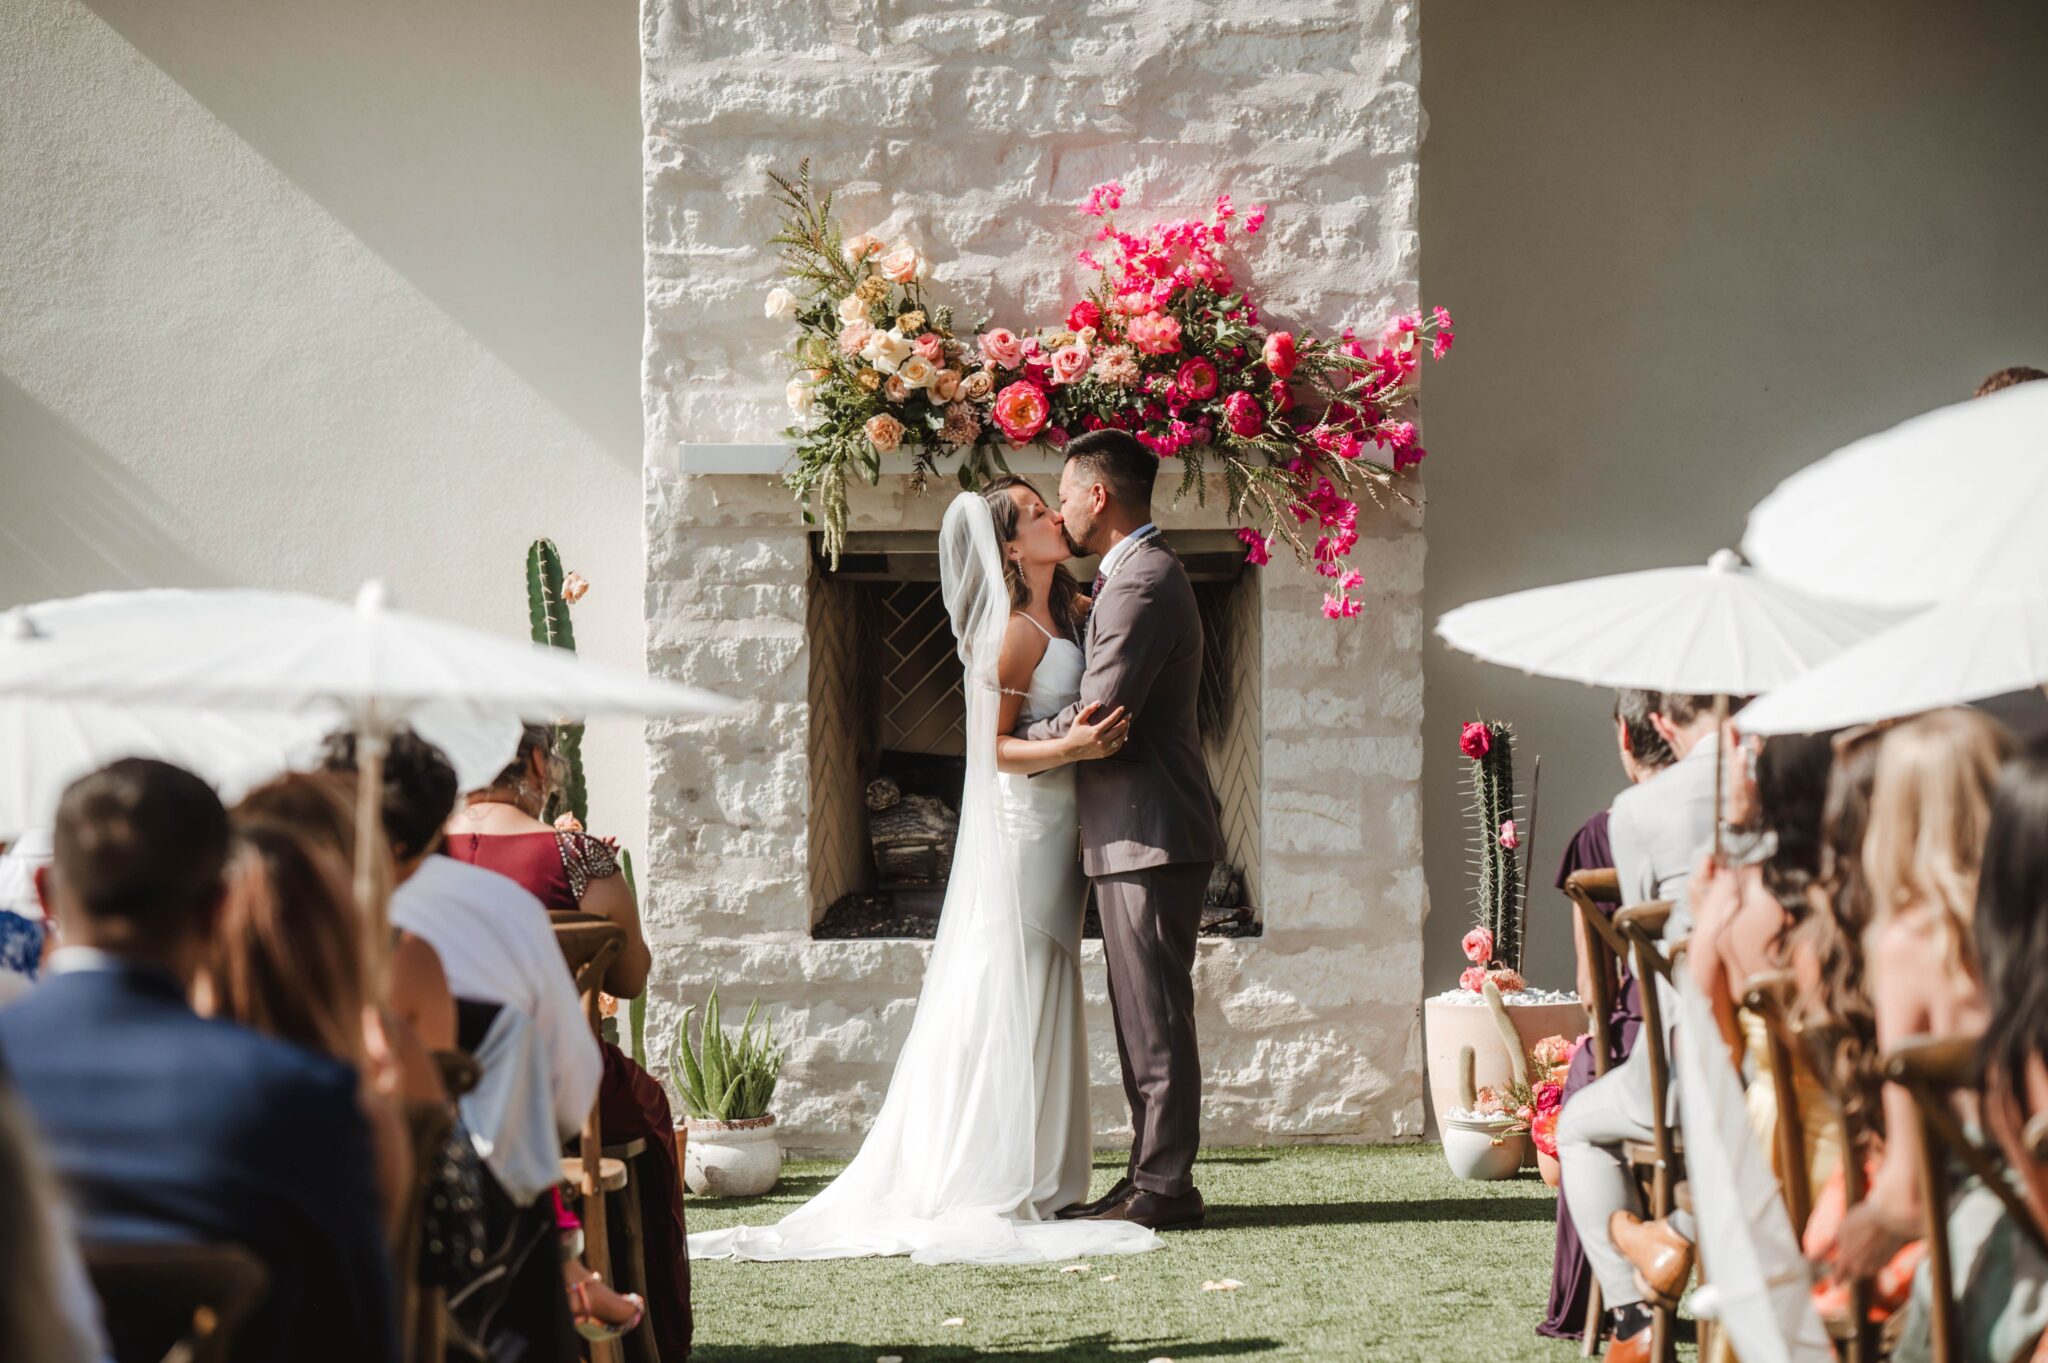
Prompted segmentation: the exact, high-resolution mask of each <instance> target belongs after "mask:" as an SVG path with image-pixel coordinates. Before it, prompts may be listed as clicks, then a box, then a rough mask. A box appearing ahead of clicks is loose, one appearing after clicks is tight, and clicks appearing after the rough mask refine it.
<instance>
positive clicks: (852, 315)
mask: <svg viewBox="0 0 2048 1363" xmlns="http://www.w3.org/2000/svg"><path fill="white" fill-rule="evenodd" d="M839 320H840V321H842V322H865V321H867V320H868V305H867V304H866V303H863V302H861V301H860V295H859V294H857V293H850V294H848V295H846V297H844V298H842V299H840V300H839Z"/></svg>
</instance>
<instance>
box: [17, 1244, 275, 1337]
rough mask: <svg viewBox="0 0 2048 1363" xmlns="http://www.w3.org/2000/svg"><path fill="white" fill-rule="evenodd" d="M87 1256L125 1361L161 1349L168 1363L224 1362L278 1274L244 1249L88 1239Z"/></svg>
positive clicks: (94, 1284) (107, 1318)
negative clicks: (274, 1273)
mask: <svg viewBox="0 0 2048 1363" xmlns="http://www.w3.org/2000/svg"><path fill="white" fill-rule="evenodd" d="M82 1250H83V1253H84V1258H85V1269H86V1273H87V1275H88V1276H90V1277H91V1279H92V1285H93V1290H94V1291H95V1292H96V1293H98V1294H99V1299H100V1305H101V1307H102V1308H103V1309H104V1311H105V1313H106V1320H107V1323H108V1325H109V1326H110V1327H111V1328H112V1330H113V1333H114V1335H115V1340H114V1342H115V1345H116V1352H117V1354H118V1356H119V1357H120V1358H121V1359H122V1363H129V1361H130V1360H136V1359H140V1358H142V1357H143V1356H144V1354H143V1353H142V1352H141V1351H140V1350H141V1349H143V1348H146V1349H147V1350H148V1352H149V1353H150V1354H156V1351H157V1349H158V1348H159V1347H161V1348H162V1349H163V1352H162V1353H161V1354H160V1355H156V1356H158V1357H161V1358H162V1360H163V1363H223V1360H225V1359H226V1358H227V1357H228V1356H229V1354H230V1353H231V1352H232V1351H233V1349H234V1343H235V1335H236V1332H237V1331H239V1330H240V1329H241V1328H242V1326H243V1324H244V1323H245V1322H247V1320H248V1319H249V1317H250V1316H251V1315H253V1314H254V1313H255V1311H256V1308H257V1307H258V1306H260V1305H262V1304H263V1297H264V1294H265V1293H267V1292H268V1291H269V1290H270V1271H269V1270H268V1269H266V1268H265V1267H264V1266H263V1263H262V1261H261V1260H259V1259H257V1257H256V1256H255V1255H254V1254H251V1253H250V1252H249V1251H248V1250H246V1249H244V1248H243V1247H242V1246H240V1245H231V1244H213V1245H185V1244H161V1243H147V1244H130V1243H118V1244H106V1243H95V1242H91V1241H88V1242H86V1243H85V1244H84V1245H83V1246H82ZM43 1305H44V1307H45V1308H48V1306H49V1304H48V1303H44V1304H43ZM159 1325H160V1326H161V1328H160V1329H159V1328H158V1326H159ZM141 1335H147V1336H148V1337H149V1338H148V1339H147V1341H146V1343H145V1342H144V1341H143V1340H141V1339H139V1338H137V1336H141Z"/></svg>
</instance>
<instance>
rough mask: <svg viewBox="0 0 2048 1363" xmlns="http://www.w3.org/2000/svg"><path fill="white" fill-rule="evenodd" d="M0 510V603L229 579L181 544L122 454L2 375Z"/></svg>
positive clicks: (221, 583)
mask: <svg viewBox="0 0 2048 1363" xmlns="http://www.w3.org/2000/svg"><path fill="white" fill-rule="evenodd" d="M24 451H29V452H33V454H32V457H31V456H29V455H25V454H24V453H23V452H24ZM0 507H5V508H6V514H5V515H4V516H0V606H11V605H17V604H19V603H21V602H23V601H42V600H46V599H48V598H50V597H55V596H76V595H78V594H79V593H80V592H91V591H103V590H108V589H114V588H124V587H222V586H226V585H228V583H227V581H226V579H225V578H223V577H222V576H221V575H220V573H218V572H217V571H215V570H214V569H213V568H211V567H209V566H208V565H207V564H205V563H204V562H202V561H201V560H199V559H197V558H195V557H193V555H192V554H190V553H189V552H187V551H186V550H185V549H184V548H183V547H182V545H181V544H180V543H179V540H180V538H181V537H180V536H178V535H176V534H174V533H173V530H174V529H175V526H173V525H172V524H171V520H172V515H173V513H172V512H171V511H170V510H169V508H168V507H167V506H165V504H164V503H163V502H162V501H160V500H159V499H158V498H157V497H155V496H154V495H153V494H152V493H151V492H150V490H149V489H148V488H147V487H145V486H143V485H142V484H141V483H140V482H139V481H138V480H137V479H136V478H135V476H134V475H133V474H132V473H130V472H129V471H128V470H127V469H125V468H123V467H122V465H121V463H120V461H119V460H117V459H115V458H113V457H112V456H111V455H109V454H108V453H107V452H106V451H104V450H102V449H101V448H100V447H99V446H97V445H95V444H93V443H92V441H90V440H88V439H87V438H86V437H85V436H84V435H83V434H82V433H81V432H80V431H79V430H78V428H77V427H75V426H73V425H71V424H70V423H69V422H67V421H65V420H64V419H63V418H62V417H60V416H58V415H57V414H56V413H55V412H52V411H51V410H50V409H49V408H47V407H45V406H43V405H42V404H41V403H40V402H37V401H36V400H35V399H34V398H32V397H30V396H29V395H28V394H27V393H25V392H23V391H22V390H21V388H20V387H19V386H18V385H17V384H15V383H14V382H12V381H11V380H9V379H7V378H5V377H0Z"/></svg>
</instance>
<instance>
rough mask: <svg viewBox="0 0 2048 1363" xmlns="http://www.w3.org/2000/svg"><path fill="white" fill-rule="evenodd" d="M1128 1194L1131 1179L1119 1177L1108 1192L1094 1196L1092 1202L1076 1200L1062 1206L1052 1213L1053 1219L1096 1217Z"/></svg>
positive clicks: (1129, 1193) (1074, 1219)
mask: <svg viewBox="0 0 2048 1363" xmlns="http://www.w3.org/2000/svg"><path fill="white" fill-rule="evenodd" d="M1130 1195H1131V1181H1130V1180H1129V1179H1128V1178H1120V1179H1118V1180H1117V1181H1116V1182H1115V1183H1114V1184H1112V1185H1111V1186H1110V1190H1109V1191H1108V1192H1106V1193H1104V1194H1103V1195H1102V1196H1101V1197H1098V1198H1096V1199H1095V1200H1094V1201H1093V1202H1076V1203H1075V1204H1074V1205H1073V1206H1071V1207H1062V1208H1060V1209H1059V1210H1058V1211H1056V1212H1054V1213H1053V1219H1054V1220H1056V1221H1083V1220H1087V1219H1090V1218H1093V1217H1097V1216H1100V1215H1102V1214H1103V1213H1104V1212H1106V1211H1108V1210H1109V1209H1110V1208H1111V1207H1114V1206H1115V1205H1116V1204H1117V1203H1119V1202H1121V1201H1123V1200H1124V1199H1125V1198H1127V1197H1129V1196H1130Z"/></svg>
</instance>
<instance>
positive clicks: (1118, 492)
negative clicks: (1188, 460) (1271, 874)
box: [1067, 430, 1159, 515]
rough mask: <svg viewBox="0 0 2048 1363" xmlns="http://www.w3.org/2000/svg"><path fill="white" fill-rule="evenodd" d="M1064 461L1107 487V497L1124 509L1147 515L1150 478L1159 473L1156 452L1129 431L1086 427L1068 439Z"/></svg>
mask: <svg viewBox="0 0 2048 1363" xmlns="http://www.w3.org/2000/svg"><path fill="white" fill-rule="evenodd" d="M1067 462H1068V463H1070V464H1079V465H1080V466H1081V471H1082V472H1083V473H1085V474H1087V475H1088V476H1089V477H1091V478H1093V479H1095V480H1096V481H1097V482H1099V483H1101V484H1102V485H1103V487H1105V488H1107V489H1108V490H1109V499H1110V500H1111V501H1113V502H1115V503H1116V504H1117V505H1118V506H1120V507H1122V508H1123V509H1124V510H1125V511H1128V512H1132V513H1136V514H1143V515H1150V514H1151V512H1152V482H1153V480H1154V479H1155V478H1157V477H1158V476H1159V456H1158V455H1156V454H1154V453H1152V451H1150V450H1148V449H1146V448H1145V447H1144V446H1143V445H1140V444H1139V443H1138V439H1137V437H1136V436H1134V435H1132V434H1131V433H1130V432H1129V431H1115V430H1104V431H1089V432H1088V433H1087V434H1086V435H1079V436H1076V437H1074V438H1073V439H1072V440H1070V441H1068V442H1067Z"/></svg>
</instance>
